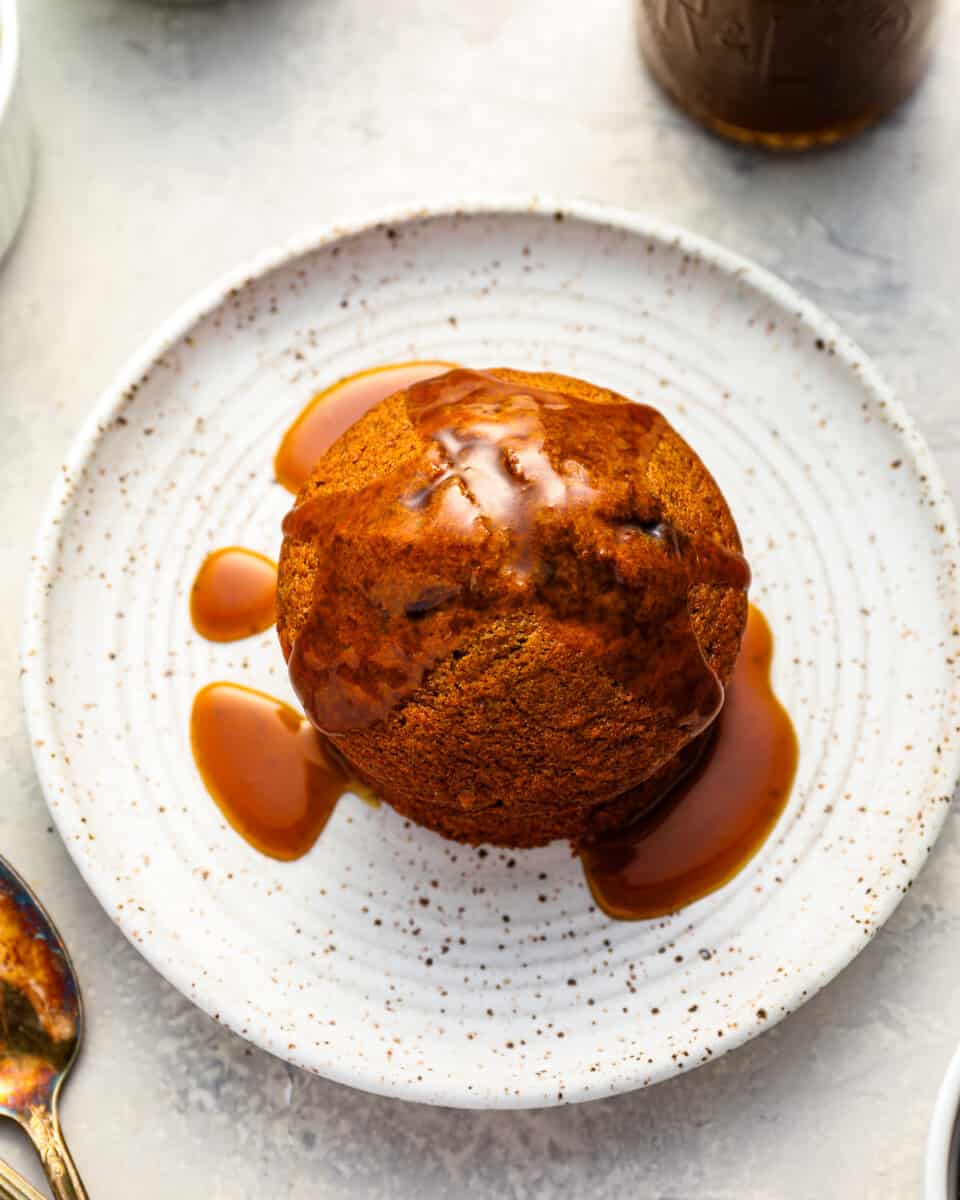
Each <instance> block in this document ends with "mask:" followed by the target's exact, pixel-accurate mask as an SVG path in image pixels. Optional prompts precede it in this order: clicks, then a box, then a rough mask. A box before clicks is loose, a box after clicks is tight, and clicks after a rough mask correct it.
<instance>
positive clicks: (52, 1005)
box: [0, 857, 86, 1200]
mask: <svg viewBox="0 0 960 1200" xmlns="http://www.w3.org/2000/svg"><path fill="white" fill-rule="evenodd" d="M82 1033H83V1004H82V1001H81V999H80V987H79V984H78V982H77V976H76V972H75V971H74V967H73V963H72V962H71V960H70V955H69V954H68V953H67V949H66V946H65V945H64V944H63V941H62V939H61V937H60V935H59V933H58V932H57V929H56V927H55V926H54V924H53V922H52V921H51V920H50V917H49V916H48V915H47V913H46V911H45V909H44V908H43V905H42V904H41V903H40V901H39V900H38V899H37V897H36V896H35V895H34V894H33V892H32V891H31V890H30V888H29V887H28V886H27V884H26V883H25V882H24V880H23V879H22V878H21V877H20V876H19V875H18V874H17V872H16V871H15V870H14V869H13V867H11V866H10V864H9V863H8V862H6V860H5V859H3V858H2V857H0V1116H5V1117H9V1118H10V1119H11V1120H14V1121H16V1122H18V1123H19V1124H20V1125H21V1126H22V1127H23V1128H24V1129H25V1130H26V1132H27V1133H28V1135H29V1136H30V1139H31V1140H32V1142H33V1144H34V1146H35V1147H36V1149H37V1153H38V1154H39V1155H40V1161H41V1163H42V1164H43V1169H44V1171H45V1172H46V1175H47V1179H48V1180H49V1182H50V1187H51V1189H52V1191H53V1194H54V1196H55V1197H56V1198H57V1200H85V1197H86V1192H85V1191H84V1188H83V1184H82V1183H81V1181H80V1177H79V1175H78V1174H77V1170H76V1167H75V1166H74V1164H73V1160H72V1159H71V1157H70V1153H69V1151H68V1150H67V1146H66V1142H65V1141H64V1139H63V1134H62V1132H61V1130H60V1121H59V1118H58V1115H57V1103H58V1098H59V1094H60V1088H61V1087H62V1085H63V1081H64V1079H65V1078H66V1076H67V1073H68V1072H69V1070H70V1068H71V1067H72V1065H73V1063H74V1061H75V1059H76V1057H77V1052H78V1050H79V1048H80V1039H81V1036H82ZM7 1170H9V1168H8V1169H7ZM5 1175H6V1173H5V1172H0V1178H4V1177H5Z"/></svg>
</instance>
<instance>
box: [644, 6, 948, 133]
mask: <svg viewBox="0 0 960 1200" xmlns="http://www.w3.org/2000/svg"><path fill="white" fill-rule="evenodd" d="M937 7H938V0H637V24H638V36H639V39H640V49H641V52H642V54H643V56H644V58H645V59H646V62H647V65H648V66H649V68H650V70H651V71H652V73H653V75H654V77H655V78H656V79H657V80H658V81H659V83H660V84H661V85H662V86H663V87H664V88H665V89H666V91H667V92H669V93H670V95H671V96H673V98H674V99H675V100H676V101H677V102H678V103H679V104H680V105H681V106H682V107H683V108H684V109H686V110H687V112H689V113H690V114H691V115H692V116H694V117H696V118H697V119H698V120H700V121H702V122H703V123H704V124H706V125H708V126H709V127H710V128H712V129H713V130H715V131H716V132H717V133H721V134H723V135H725V136H727V137H732V138H736V139H738V140H740V141H746V142H758V143H761V144H763V145H767V146H771V147H776V148H783V149H804V148H805V147H807V146H812V145H823V144H826V143H828V142H834V141H837V140H839V139H840V138H842V137H846V136H849V135H850V134H853V133H856V132H857V131H858V130H860V129H863V128H864V126H866V125H868V124H870V122H871V121H874V120H876V119H877V118H878V117H881V116H883V115H884V114H885V113H887V112H889V111H890V110H891V109H892V108H894V107H896V105H897V104H899V103H900V101H901V100H903V99H904V98H905V97H906V96H907V95H909V93H910V92H911V91H912V90H913V88H914V87H915V86H916V85H917V83H918V82H919V81H920V78H921V76H922V75H923V72H924V69H925V67H926V65H927V60H928V58H929V53H930V48H931V43H932V38H933V25H934V16H935V10H936V9H937Z"/></svg>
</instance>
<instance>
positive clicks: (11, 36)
mask: <svg viewBox="0 0 960 1200" xmlns="http://www.w3.org/2000/svg"><path fill="white" fill-rule="evenodd" d="M21 92H22V88H21V86H20V26H19V23H18V18H17V5H16V0H0V258H2V257H3V255H4V254H5V253H6V251H7V248H8V247H9V245H10V243H11V242H12V241H13V239H14V237H15V236H16V233H17V230H18V229H19V228H20V222H21V221H22V220H23V214H24V212H25V211H26V207H27V200H28V199H29V196H30V173H31V166H32V155H31V146H30V135H29V130H28V127H27V117H26V113H25V111H24V106H23V98H22V95H21Z"/></svg>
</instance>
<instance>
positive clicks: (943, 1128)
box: [923, 1049, 960, 1200]
mask: <svg viewBox="0 0 960 1200" xmlns="http://www.w3.org/2000/svg"><path fill="white" fill-rule="evenodd" d="M958 1116H960V1049H958V1050H957V1052H956V1053H955V1054H954V1056H953V1058H952V1059H951V1060H950V1066H949V1067H948V1068H947V1073H946V1075H945V1076H944V1077H943V1083H941V1085H940V1091H939V1092H938V1093H937V1102H936V1104H935V1105H934V1108H933V1117H932V1119H931V1121H930V1132H929V1134H928V1135H927V1161H926V1168H925V1171H924V1191H923V1195H924V1200H957V1194H958V1175H960V1162H958V1159H960V1124H958Z"/></svg>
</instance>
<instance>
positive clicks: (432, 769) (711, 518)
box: [278, 370, 747, 846]
mask: <svg viewBox="0 0 960 1200" xmlns="http://www.w3.org/2000/svg"><path fill="white" fill-rule="evenodd" d="M490 374H491V375H494V376H495V377H496V378H497V379H500V380H503V381H507V382H512V383H517V384H518V385H521V386H523V387H527V388H538V389H542V390H544V391H559V392H562V393H563V394H564V395H565V396H566V397H571V396H573V397H577V398H579V399H581V400H583V401H585V402H587V403H589V404H598V403H600V404H607V405H609V404H626V403H629V401H627V400H625V399H624V398H623V397H621V396H618V395H616V394H615V393H612V392H609V391H606V390H605V389H602V388H598V387H595V386H593V385H591V384H589V383H586V382H584V381H581V380H576V379H570V378H567V377H565V376H557V375H552V374H547V373H538V374H527V373H524V372H519V371H512V370H497V371H493V372H490ZM423 453H424V445H423V441H422V439H421V437H420V436H419V435H418V433H417V431H416V430H415V429H414V427H413V425H412V424H411V421H410V419H409V416H408V413H407V406H406V393H403V392H401V393H398V394H396V395H394V396H392V397H390V398H388V399H387V400H385V401H383V402H382V403H381V404H379V405H378V406H377V407H376V408H374V409H373V410H372V411H371V412H369V413H368V414H367V415H366V416H365V417H363V418H361V420H360V421H358V422H357V424H356V425H354V426H353V427H352V428H351V429H349V430H348V431H347V432H346V433H345V434H344V435H343V436H342V437H341V438H340V439H339V440H338V441H337V442H336V443H335V444H334V445H333V446H332V447H331V448H330V450H329V451H328V452H327V453H326V454H325V455H324V457H323V458H322V459H321V461H320V462H319V463H318V465H317V468H316V470H315V471H314V473H313V475H312V476H311V478H310V480H309V481H308V482H307V484H306V485H305V487H304V488H303V490H302V491H301V493H300V495H299V496H298V506H299V505H303V504H304V503H305V502H307V501H310V500H314V499H317V498H330V499H331V500H332V499H334V498H337V499H339V498H342V497H344V496H347V497H358V498H360V497H361V496H362V494H363V493H364V489H366V488H368V486H369V485H370V484H372V483H373V482H374V481H375V480H378V479H381V478H382V477H383V476H384V475H385V474H388V473H389V472H391V471H393V470H396V469H398V468H403V467H405V466H407V465H409V464H410V463H411V461H419V460H420V459H421V458H422V456H423ZM646 480H647V484H648V486H649V487H650V490H651V491H652V492H653V493H654V494H655V495H656V497H657V499H658V500H659V503H660V507H661V509H662V511H663V514H664V516H665V518H666V519H667V520H668V521H669V522H670V523H671V525H672V526H674V527H675V528H676V529H677V530H679V531H682V533H683V534H684V535H691V536H696V535H699V536H700V537H702V538H706V539H710V540H712V541H713V542H715V543H716V544H717V545H718V546H720V547H723V548H724V549H726V550H731V551H737V552H739V550H740V539H739V536H738V533H737V529H736V526H735V524H734V521H733V518H732V516H731V514H730V511H729V509H728V507H727V504H726V502H725V500H724V498H723V496H722V494H721V493H720V490H719V488H718V487H717V485H716V483H715V482H714V480H713V478H712V477H711V475H710V473H709V472H708V471H707V469H706V467H704V465H703V464H702V463H701V461H700V459H699V458H698V457H697V456H696V454H694V452H693V451H692V450H691V449H690V447H689V446H687V444H686V443H685V442H684V441H683V440H682V439H681V438H680V437H679V435H678V434H677V433H676V432H675V431H674V430H673V429H672V428H671V427H669V426H666V427H665V429H664V432H663V433H662V435H661V436H660V439H659V441H658V443H657V445H656V449H655V451H654V453H653V456H652V458H651V460H650V462H649V465H648V467H647V475H646ZM375 541H376V544H374V539H372V538H371V545H370V563H369V567H370V570H371V571H381V572H389V570H390V558H391V554H392V553H394V552H396V553H397V554H399V551H395V548H393V547H391V544H390V539H389V530H381V529H378V536H377V538H376V539H375ZM361 549H362V548H361ZM352 552H353V559H352V560H351V561H352V562H353V563H354V564H355V563H356V562H357V561H359V562H363V561H364V560H363V557H362V554H361V555H360V558H359V559H358V558H357V549H356V547H352ZM328 568H329V564H328V563H327V562H326V560H325V557H324V555H323V553H322V552H321V551H320V550H319V549H318V546H317V542H316V539H315V538H314V537H312V536H309V535H305V536H288V537H286V538H285V539H284V543H283V547H282V550H281V555H280V578H279V597H278V613H279V618H278V633H279V636H280V642H281V646H282V648H283V652H284V654H285V656H287V657H288V658H289V656H290V654H291V651H292V648H293V645H294V642H295V641H296V639H297V637H298V636H299V635H300V634H301V632H302V631H304V630H305V629H307V627H308V625H309V622H310V619H311V614H312V612H313V610H314V606H315V604H316V595H317V582H318V579H319V578H320V577H321V576H323V574H324V572H326V571H327V570H328ZM599 586H600V585H599V584H598V587H599ZM689 608H690V625H691V626H692V628H693V631H694V633H695V635H696V638H697V641H698V642H699V644H700V648H701V651H702V653H703V656H704V659H705V660H706V662H707V663H708V665H709V666H710V667H711V668H712V669H713V671H714V672H715V673H716V675H717V676H718V677H719V679H720V680H721V682H726V680H727V679H728V678H729V676H730V674H731V672H732V670H733V666H734V663H735V661H736V657H737V653H738V651H739V646H740V640H741V637H742V635H743V630H744V627H745V624H746V616H747V600H746V592H745V591H744V590H742V589H739V588H735V587H730V586H720V585H717V584H696V585H694V586H693V587H692V588H691V589H690V593H689ZM596 636H597V634H596V629H592V630H591V629H585V628H583V627H580V626H578V625H577V623H576V622H574V621H569V620H567V621H564V620H559V619H555V618H554V617H552V616H551V614H550V613H549V612H545V611H544V610H543V609H542V608H539V609H537V610H536V611H534V610H531V609H524V608H518V609H512V610H507V611H496V610H494V611H492V612H491V614H490V618H489V620H486V621H484V622H482V623H481V624H480V625H479V626H478V627H477V628H475V629H473V630H472V631H471V632H470V634H469V635H468V637H467V638H466V640H465V641H464V642H463V644H462V645H461V646H460V647H459V649H458V650H457V651H456V652H455V654H454V655H450V656H448V657H446V658H444V659H442V660H441V661H439V662H437V663H436V664H435V665H434V666H433V668H432V669H431V670H429V671H428V672H427V673H426V675H425V676H424V678H423V680H422V682H421V683H420V685H419V686H418V687H417V688H416V690H415V691H414V692H413V694H411V695H409V696H408V697H406V698H405V700H404V702H403V703H402V704H400V705H398V706H397V707H396V708H395V709H394V710H393V711H392V712H390V713H389V715H388V716H387V717H386V718H385V719H384V720H381V721H378V722H376V723H375V724H372V725H370V726H369V727H366V728H356V729H351V730H349V731H347V732H342V733H338V734H337V735H336V736H335V737H334V739H333V740H334V741H335V743H336V746H337V748H338V749H339V751H340V752H341V753H342V754H343V756H344V757H345V758H346V759H347V760H348V762H349V763H350V764H351V765H352V767H353V768H354V770H355V771H356V772H357V773H358V775H360V776H361V778H363V779H364V780H365V781H367V782H368V783H369V784H370V785H371V786H372V787H373V788H374V789H375V790H376V791H377V792H378V793H379V794H380V795H381V796H382V797H383V799H385V800H387V801H388V802H389V803H390V804H391V805H393V807H394V808H396V809H397V810H398V811H400V812H402V813H404V814H405V815H407V816H409V817H411V818H412V819H414V820H416V821H418V822H419V823H421V824H423V825H427V826H429V827H430V828H432V829H435V830H437V831H438V832H440V833H442V834H444V835H445V836H447V837H452V838H455V839H458V840H462V841H468V842H474V843H478V842H493V843H496V844H500V845H509V846H533V845H542V844H544V843H546V842H548V841H551V840H553V839H555V838H561V837H565V838H570V839H571V840H572V841H574V842H578V841H580V840H582V839H584V838H585V837H588V836H590V835H591V834H592V833H595V832H597V831H598V830H599V829H600V828H606V827H611V826H613V825H615V824H617V823H619V822H621V821H622V820H623V819H624V817H625V815H626V814H627V813H635V812H636V811H637V810H638V809H639V808H642V807H643V806H644V804H645V803H649V802H650V798H651V797H652V796H654V795H657V794H659V791H660V788H658V787H657V783H656V781H657V780H658V779H662V778H666V777H669V776H671V775H673V774H676V772H677V770H678V769H679V768H678V764H677V763H676V762H675V761H673V760H674V757H675V755H676V754H677V753H678V751H680V750H681V749H682V748H683V746H684V745H686V744H687V743H689V740H690V735H689V734H684V733H683V731H681V730H676V729H673V728H669V727H666V726H665V725H664V723H663V721H662V719H661V718H660V717H658V716H657V714H655V713H653V712H652V711H651V709H650V708H649V707H645V706H644V705H643V704H642V703H638V702H637V698H636V696H635V695H632V694H631V693H630V692H629V691H628V690H626V689H625V688H624V687H623V686H622V684H621V683H619V682H618V681H617V680H616V679H614V678H612V677H611V676H610V675H609V674H608V673H607V672H605V671H604V670H603V669H602V668H600V667H599V666H598V663H597V657H598V655H597V644H596ZM652 669H654V670H655V669H656V664H653V668H652ZM627 791H630V795H629V796H628V797H624V793H625V792H627Z"/></svg>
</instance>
